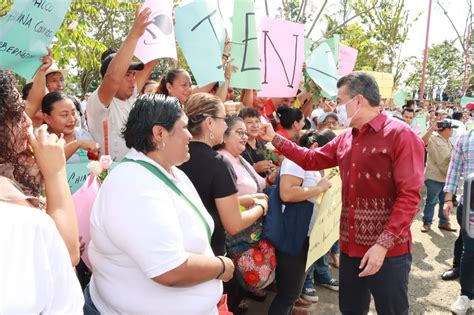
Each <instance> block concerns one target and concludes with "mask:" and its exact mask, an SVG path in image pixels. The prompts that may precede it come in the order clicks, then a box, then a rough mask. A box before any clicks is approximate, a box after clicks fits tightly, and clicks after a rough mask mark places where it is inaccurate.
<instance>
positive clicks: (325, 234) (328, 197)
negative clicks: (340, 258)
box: [306, 168, 342, 270]
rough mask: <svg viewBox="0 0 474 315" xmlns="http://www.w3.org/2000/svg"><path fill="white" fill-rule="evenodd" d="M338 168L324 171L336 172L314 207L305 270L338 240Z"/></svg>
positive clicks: (340, 192) (340, 183) (339, 207)
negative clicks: (314, 215)
mask: <svg viewBox="0 0 474 315" xmlns="http://www.w3.org/2000/svg"><path fill="white" fill-rule="evenodd" d="M337 170H338V168H333V169H330V170H325V173H326V174H330V173H332V172H334V173H335V172H337V173H338V174H337V175H335V176H333V177H332V178H331V179H330V180H329V181H330V182H331V188H329V189H328V190H327V191H326V192H325V193H324V195H323V197H322V199H321V202H320V204H319V206H318V204H317V202H316V203H315V205H314V206H315V207H316V209H315V210H316V211H317V214H316V221H315V223H314V226H313V229H312V230H311V231H310V232H311V233H310V237H309V249H308V258H307V260H306V270H308V269H309V268H310V267H311V265H312V264H313V263H314V262H315V261H316V260H318V259H319V258H320V257H321V256H323V255H324V254H326V253H327V252H328V251H329V249H330V248H331V247H332V245H334V243H335V242H336V241H337V240H338V239H339V222H340V217H341V206H342V198H341V194H342V181H341V177H340V176H339V172H338V171H337Z"/></svg>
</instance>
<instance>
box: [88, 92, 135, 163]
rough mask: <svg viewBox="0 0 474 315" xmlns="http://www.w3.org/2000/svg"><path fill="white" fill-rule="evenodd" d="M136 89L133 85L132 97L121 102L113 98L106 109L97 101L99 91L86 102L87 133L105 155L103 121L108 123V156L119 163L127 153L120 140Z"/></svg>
mask: <svg viewBox="0 0 474 315" xmlns="http://www.w3.org/2000/svg"><path fill="white" fill-rule="evenodd" d="M137 96H138V89H137V86H136V85H135V89H134V90H133V94H132V96H130V97H129V98H128V99H127V100H125V101H122V100H119V99H118V98H115V97H114V98H113V99H112V102H110V106H109V107H108V108H107V107H105V106H104V104H103V103H102V102H101V101H100V99H99V89H98V88H97V90H95V91H94V93H92V94H91V96H90V97H89V100H88V101H87V112H86V114H87V124H88V126H89V132H90V133H91V135H92V137H93V138H94V140H95V141H97V142H98V143H99V144H100V153H101V154H105V152H104V149H105V146H104V124H103V123H104V121H105V120H107V123H108V136H109V141H108V142H109V154H110V155H111V156H112V159H114V160H116V161H120V160H121V159H123V157H124V156H125V154H127V152H128V148H127V146H126V145H125V140H124V139H123V138H122V134H121V133H122V128H123V127H124V125H125V123H126V122H127V119H128V114H129V113H130V110H131V109H132V105H133V103H134V102H135V100H136V99H137Z"/></svg>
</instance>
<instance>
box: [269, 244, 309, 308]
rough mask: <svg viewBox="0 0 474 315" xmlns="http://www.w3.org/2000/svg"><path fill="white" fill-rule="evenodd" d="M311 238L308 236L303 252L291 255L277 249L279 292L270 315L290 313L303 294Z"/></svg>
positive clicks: (277, 283) (277, 284)
mask: <svg viewBox="0 0 474 315" xmlns="http://www.w3.org/2000/svg"><path fill="white" fill-rule="evenodd" d="M308 248H309V239H308V238H307V239H306V241H305V243H304V245H303V249H302V250H301V253H300V254H299V255H298V256H290V255H288V254H286V253H283V252H280V251H279V250H276V259H277V267H276V274H275V276H276V287H277V294H276V296H275V298H274V299H273V301H272V304H271V305H270V309H269V310H268V314H269V315H289V314H291V310H292V309H293V304H295V302H296V300H297V299H298V297H299V296H300V294H301V290H302V289H303V284H304V280H305V278H306V259H307V258H308Z"/></svg>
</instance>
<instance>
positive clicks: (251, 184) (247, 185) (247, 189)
mask: <svg viewBox="0 0 474 315" xmlns="http://www.w3.org/2000/svg"><path fill="white" fill-rule="evenodd" d="M219 153H220V154H222V155H223V156H225V158H226V159H227V160H228V161H229V162H230V164H231V165H232V167H233V168H234V171H235V174H236V175H237V189H238V190H239V191H238V193H237V194H238V195H239V196H242V195H246V194H255V193H257V192H262V190H263V188H265V185H266V184H265V178H263V177H262V176H260V175H258V173H257V172H255V170H254V168H253V167H252V165H250V163H249V162H247V161H246V160H245V159H244V158H241V157H240V156H239V157H234V156H232V154H230V153H229V151H227V150H225V149H221V150H219ZM242 163H243V164H245V166H244V165H243V164H242ZM249 171H250V172H252V175H253V176H252V175H250V173H249ZM254 178H255V179H256V180H257V181H255V179H254ZM257 183H258V187H257Z"/></svg>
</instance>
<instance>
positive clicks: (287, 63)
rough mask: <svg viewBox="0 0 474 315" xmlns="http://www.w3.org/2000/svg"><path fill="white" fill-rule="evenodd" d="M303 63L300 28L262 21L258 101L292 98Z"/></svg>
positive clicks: (270, 20) (298, 81)
mask: <svg viewBox="0 0 474 315" xmlns="http://www.w3.org/2000/svg"><path fill="white" fill-rule="evenodd" d="M303 62H304V24H299V23H293V22H288V21H283V20H275V19H269V18H263V19H262V24H261V33H260V68H261V80H262V90H261V91H259V92H258V96H262V97H294V96H296V94H297V92H298V87H299V85H300V81H301V74H302V72H303Z"/></svg>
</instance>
